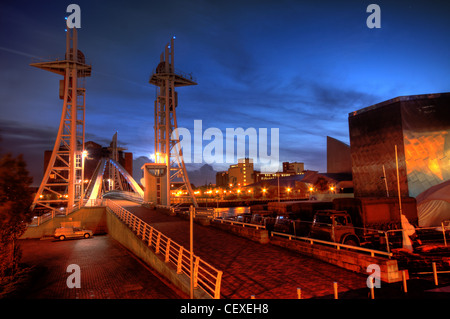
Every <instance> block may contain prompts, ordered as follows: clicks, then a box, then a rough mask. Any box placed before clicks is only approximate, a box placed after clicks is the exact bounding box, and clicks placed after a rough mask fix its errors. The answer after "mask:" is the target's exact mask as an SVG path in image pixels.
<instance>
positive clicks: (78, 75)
mask: <svg viewBox="0 0 450 319" xmlns="http://www.w3.org/2000/svg"><path fill="white" fill-rule="evenodd" d="M77 45H78V43H77V29H76V28H67V29H66V54H65V56H64V57H63V58H62V59H56V60H54V61H43V62H38V63H32V64H30V65H31V66H33V67H37V68H39V69H42V70H45V71H49V72H53V73H56V74H59V75H62V76H63V77H64V79H63V80H60V83H59V97H60V98H61V99H62V100H63V101H64V102H63V109H62V115H61V120H60V123H59V130H58V135H57V137H56V141H55V145H54V147H53V152H52V155H51V158H50V160H49V162H48V165H47V168H46V170H45V173H44V178H43V179H42V182H41V185H40V186H39V189H38V191H37V193H36V196H35V198H34V201H33V205H32V209H35V208H36V209H38V208H39V209H44V210H51V211H57V210H61V209H63V210H65V212H66V213H69V212H70V211H71V210H72V209H73V208H74V207H75V206H78V205H81V204H82V198H83V189H84V187H83V183H84V177H83V170H84V167H83V164H84V157H85V155H86V154H85V152H84V128H85V125H84V124H85V123H84V122H85V93H86V91H85V87H84V82H85V78H86V77H88V76H90V75H91V66H90V65H88V64H86V62H85V57H84V54H83V53H82V52H81V51H80V50H78V47H77Z"/></svg>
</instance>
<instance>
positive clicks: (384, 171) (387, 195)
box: [383, 165, 389, 197]
mask: <svg viewBox="0 0 450 319" xmlns="http://www.w3.org/2000/svg"><path fill="white" fill-rule="evenodd" d="M383 176H384V185H385V186H386V197H389V189H388V184H387V178H386V170H385V169H384V165H383Z"/></svg>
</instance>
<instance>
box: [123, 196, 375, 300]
mask: <svg viewBox="0 0 450 319" xmlns="http://www.w3.org/2000/svg"><path fill="white" fill-rule="evenodd" d="M119 204H122V205H124V207H125V208H126V209H127V210H129V211H130V212H132V213H133V214H135V215H136V216H137V217H139V218H141V219H142V220H144V221H145V222H146V223H148V224H149V225H151V226H153V227H154V228H156V229H157V230H159V231H161V232H162V233H164V234H165V235H166V236H168V237H170V238H171V239H172V240H174V241H175V242H177V243H178V244H181V245H183V246H185V247H186V248H189V222H188V221H186V220H184V219H181V218H179V217H176V216H169V215H166V214H164V213H160V212H158V211H157V210H153V209H149V208H146V207H143V206H126V205H127V204H126V203H119ZM194 253H195V254H196V255H198V256H199V257H201V258H202V259H203V260H205V261H206V262H208V263H210V264H211V265H213V266H214V267H215V268H217V269H219V270H222V271H223V277H222V285H221V296H222V298H233V299H235V298H240V299H247V298H250V297H251V296H252V295H254V296H255V298H267V299H278V298H282V299H293V298H297V288H301V289H302V296H303V297H304V298H321V297H325V296H331V297H332V296H333V282H337V283H338V288H339V293H343V292H346V291H349V290H355V289H362V288H365V289H367V286H366V279H367V276H364V275H361V274H357V273H353V272H351V271H348V270H345V269H342V268H339V267H337V266H334V265H331V264H328V263H325V262H322V261H319V260H316V259H313V258H310V257H307V256H303V255H300V254H298V253H295V252H291V251H289V250H286V249H282V248H280V247H277V246H273V245H271V244H265V245H264V244H259V243H256V242H253V241H251V240H248V239H245V238H241V237H237V236H235V235H232V234H230V233H227V232H225V231H222V230H219V229H217V228H214V227H211V226H201V225H198V224H195V225H194Z"/></svg>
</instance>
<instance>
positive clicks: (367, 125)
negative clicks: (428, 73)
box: [348, 93, 450, 197]
mask: <svg viewBox="0 0 450 319" xmlns="http://www.w3.org/2000/svg"><path fill="white" fill-rule="evenodd" d="M348 121H349V130H350V147H351V159H352V173H353V182H354V190H355V197H374V196H376V197H385V196H387V194H388V193H389V196H390V197H392V196H397V177H396V163H395V145H397V148H398V161H399V180H400V192H401V195H402V196H403V197H408V196H410V197H416V196H417V195H419V194H420V193H422V192H423V191H425V190H427V189H428V188H430V187H431V186H434V185H437V184H440V183H442V182H444V181H446V180H449V179H450V93H438V94H426V95H411V96H401V97H397V98H394V99H391V100H388V101H385V102H382V103H378V104H375V105H372V106H369V107H367V108H364V109H361V110H358V111H355V112H352V113H350V114H349V118H348ZM383 166H384V171H383ZM384 176H385V177H386V179H384Z"/></svg>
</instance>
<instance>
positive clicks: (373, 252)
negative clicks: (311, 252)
mask: <svg viewBox="0 0 450 319" xmlns="http://www.w3.org/2000/svg"><path fill="white" fill-rule="evenodd" d="M271 236H281V237H287V238H289V240H292V239H294V240H300V241H305V242H309V243H310V244H311V245H313V244H322V245H328V246H334V247H335V248H336V249H337V250H340V249H341V248H345V249H348V250H356V251H360V252H366V253H370V256H372V257H374V256H375V255H382V256H387V257H389V258H391V256H392V253H390V252H386V251H381V250H376V249H370V248H364V247H359V246H353V245H345V244H340V243H335V242H331V241H326V240H320V239H314V238H309V237H299V236H294V235H291V234H285V233H278V232H272V233H271Z"/></svg>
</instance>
